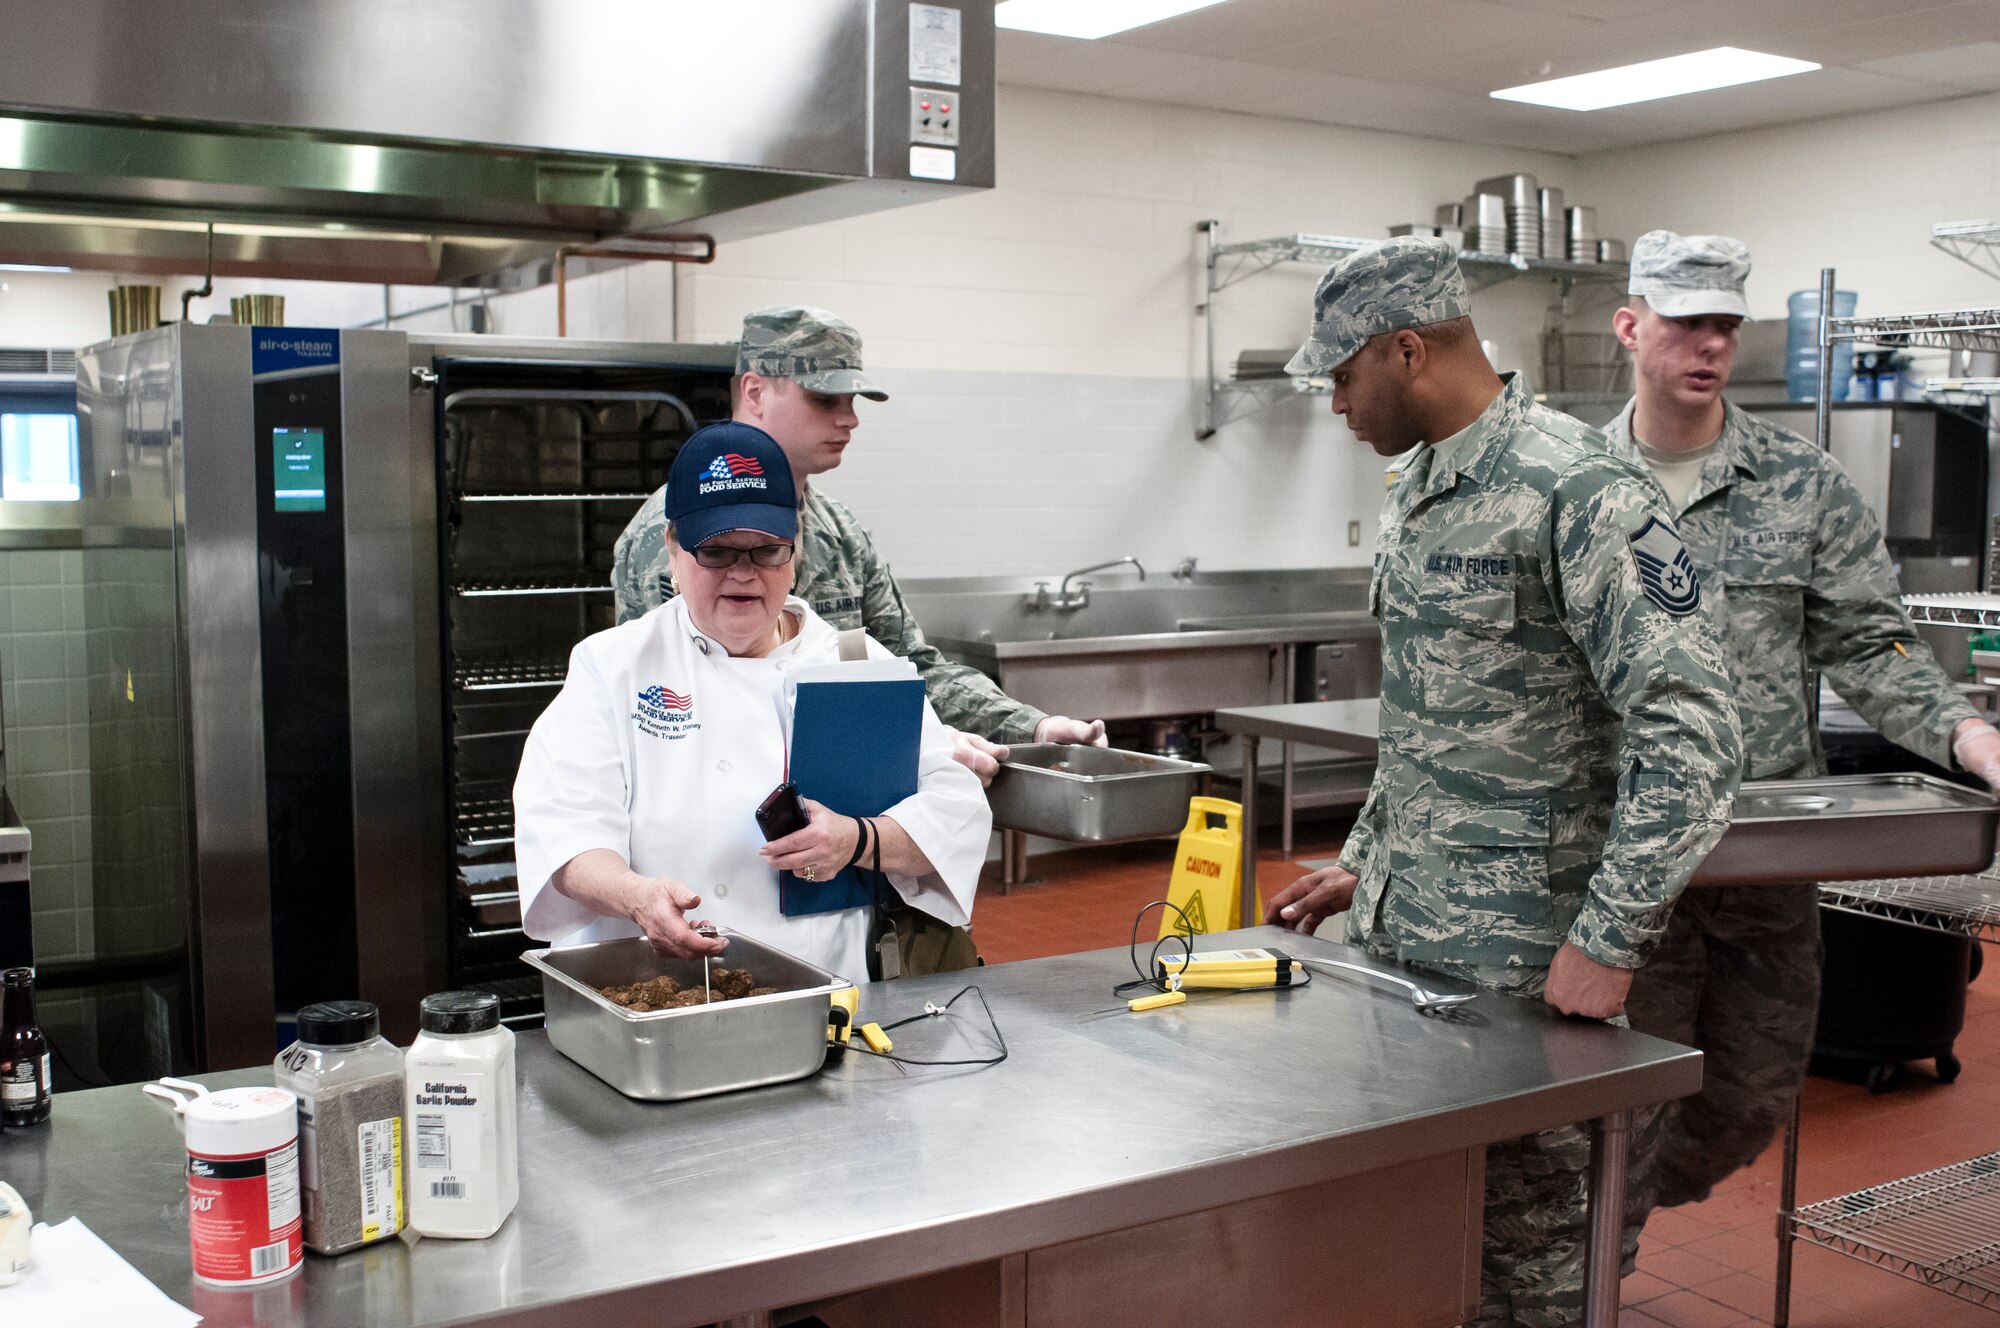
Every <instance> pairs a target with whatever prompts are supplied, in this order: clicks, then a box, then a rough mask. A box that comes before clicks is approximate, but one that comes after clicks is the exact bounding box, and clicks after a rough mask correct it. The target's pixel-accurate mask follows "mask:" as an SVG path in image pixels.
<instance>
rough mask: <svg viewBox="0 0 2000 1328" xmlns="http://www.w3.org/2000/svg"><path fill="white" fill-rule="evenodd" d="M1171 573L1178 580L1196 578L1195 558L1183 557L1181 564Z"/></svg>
mask: <svg viewBox="0 0 2000 1328" xmlns="http://www.w3.org/2000/svg"><path fill="white" fill-rule="evenodd" d="M1170 575H1171V576H1172V577H1173V578H1174V580H1176V581H1192V580H1194V559H1193V558H1192V557H1189V558H1183V559H1181V561H1180V565H1179V566H1178V567H1176V568H1174V570H1173V571H1172V572H1171V573H1170Z"/></svg>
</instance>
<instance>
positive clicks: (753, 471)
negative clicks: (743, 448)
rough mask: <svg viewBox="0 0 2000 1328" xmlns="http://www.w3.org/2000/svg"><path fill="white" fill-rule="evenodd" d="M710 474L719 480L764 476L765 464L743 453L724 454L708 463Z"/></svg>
mask: <svg viewBox="0 0 2000 1328" xmlns="http://www.w3.org/2000/svg"><path fill="white" fill-rule="evenodd" d="M708 473H709V474H710V475H711V476H712V477H714V478H715V479H718V480H727V479H734V478H735V477H736V476H738V475H762V474H763V473H764V463H763V462H761V461H759V460H757V458H756V457H747V456H744V455H743V454H742V453H741V452H724V453H723V454H722V455H721V456H719V457H717V458H716V459H715V460H713V461H711V462H709V463H708Z"/></svg>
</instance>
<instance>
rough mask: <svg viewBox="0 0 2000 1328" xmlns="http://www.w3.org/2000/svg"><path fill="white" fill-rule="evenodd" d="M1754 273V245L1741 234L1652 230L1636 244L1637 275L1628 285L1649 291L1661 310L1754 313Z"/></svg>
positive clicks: (1682, 314)
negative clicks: (1750, 279)
mask: <svg viewBox="0 0 2000 1328" xmlns="http://www.w3.org/2000/svg"><path fill="white" fill-rule="evenodd" d="M1749 275H1750V250H1749V249H1748V248H1746V247H1745V246H1744V244H1743V241H1741V240H1737V239H1732V238H1731V237H1729V236H1727V235H1676V234H1674V233H1673V232H1672V231H1647V232H1646V233H1645V234H1644V235H1641V236H1640V237H1639V240H1638V243H1636V244H1634V245H1633V246H1632V280H1631V283H1630V284H1629V285H1628V286H1627V287H1626V289H1627V291H1628V292H1629V293H1631V294H1633V295H1640V296H1644V297H1645V300H1646V303H1647V304H1649V305H1651V306H1652V307H1653V311H1654V312H1655V313H1658V314H1663V315H1665V316H1666V317H1668V318H1693V317H1696V316H1698V315H1701V314H1732V315H1734V316H1735V317H1737V318H1748V317H1749V316H1750V304H1749V301H1747V300H1745V299H1744V298H1743V279H1744V278H1745V277H1747V276H1749Z"/></svg>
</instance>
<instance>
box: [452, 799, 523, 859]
mask: <svg viewBox="0 0 2000 1328" xmlns="http://www.w3.org/2000/svg"><path fill="white" fill-rule="evenodd" d="M451 820H452V827H451V828H452V837H453V838H455V839H456V840H458V842H459V843H460V844H462V845H464V846H466V847H467V848H485V847H487V846H489V845H493V844H511V843H513V842H514V800H513V799H512V798H507V797H503V798H496V797H479V798H462V799H460V800H459V802H458V803H457V805H456V806H454V807H453V808H452V812H451Z"/></svg>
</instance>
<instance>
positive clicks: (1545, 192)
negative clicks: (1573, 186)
mask: <svg viewBox="0 0 2000 1328" xmlns="http://www.w3.org/2000/svg"><path fill="white" fill-rule="evenodd" d="M1538 197H1539V199H1540V206H1539V207H1538V208H1537V209H1536V212H1537V214H1538V215H1539V216H1540V217H1541V221H1542V257H1544V258H1561V257H1562V256H1563V191H1562V190H1560V189H1548V188H1544V189H1542V190H1541V191H1540V193H1539V195H1538Z"/></svg>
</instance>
